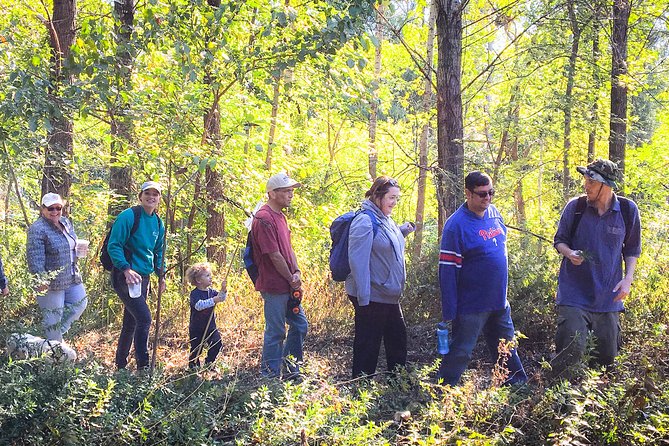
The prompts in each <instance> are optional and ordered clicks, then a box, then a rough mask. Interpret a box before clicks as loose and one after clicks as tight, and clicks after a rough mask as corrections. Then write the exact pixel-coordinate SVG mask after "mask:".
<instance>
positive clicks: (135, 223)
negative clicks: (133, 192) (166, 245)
mask: <svg viewBox="0 0 669 446" xmlns="http://www.w3.org/2000/svg"><path fill="white" fill-rule="evenodd" d="M131 209H132V216H133V220H132V228H130V237H132V236H133V234H134V233H135V232H137V229H138V228H139V220H140V218H142V207H141V206H139V205H137V206H133V207H132V208H131ZM158 227H160V223H158Z"/></svg>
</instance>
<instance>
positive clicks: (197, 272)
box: [186, 263, 227, 368]
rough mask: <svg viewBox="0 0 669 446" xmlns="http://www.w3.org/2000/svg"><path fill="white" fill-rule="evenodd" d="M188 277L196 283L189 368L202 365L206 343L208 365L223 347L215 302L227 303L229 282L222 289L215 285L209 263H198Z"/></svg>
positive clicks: (191, 320)
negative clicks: (215, 287) (202, 355)
mask: <svg viewBox="0 0 669 446" xmlns="http://www.w3.org/2000/svg"><path fill="white" fill-rule="evenodd" d="M186 278H187V279H188V281H189V282H190V283H191V284H193V285H195V289H193V291H191V292H190V324H189V326H188V335H189V337H190V357H189V358H188V367H189V368H195V367H199V366H200V354H201V353H202V349H203V348H204V346H205V345H206V346H207V357H206V359H205V365H208V364H211V363H212V362H214V360H215V359H216V356H218V352H219V351H220V350H221V335H220V333H219V332H218V328H216V315H215V314H214V308H215V305H216V304H217V303H219V302H223V301H224V300H225V298H226V296H227V290H226V286H225V282H223V284H222V289H221V291H220V292H219V291H216V290H214V289H212V288H211V265H209V264H208V263H197V264H195V265H193V266H191V267H190V268H188V270H187V271H186Z"/></svg>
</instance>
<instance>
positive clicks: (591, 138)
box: [588, 0, 602, 162]
mask: <svg viewBox="0 0 669 446" xmlns="http://www.w3.org/2000/svg"><path fill="white" fill-rule="evenodd" d="M601 8H602V5H601V2H600V1H599V0H596V1H595V2H594V3H593V5H592V64H591V66H592V89H591V97H590V129H589V130H588V162H591V161H593V160H594V159H595V143H596V142H597V127H599V116H598V113H599V90H600V88H601V86H602V79H601V74H600V68H599V58H600V55H601V54H600V53H601V52H600V49H599V30H600V20H601Z"/></svg>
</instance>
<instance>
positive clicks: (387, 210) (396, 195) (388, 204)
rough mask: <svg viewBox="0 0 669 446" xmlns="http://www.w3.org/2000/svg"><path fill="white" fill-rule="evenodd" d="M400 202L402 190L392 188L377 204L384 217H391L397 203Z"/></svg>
mask: <svg viewBox="0 0 669 446" xmlns="http://www.w3.org/2000/svg"><path fill="white" fill-rule="evenodd" d="M399 200H400V188H399V187H395V186H391V187H390V188H388V192H386V193H385V194H384V195H383V197H382V198H381V200H380V202H379V203H377V205H378V206H379V209H381V212H383V215H386V216H389V215H390V214H392V213H393V208H394V207H395V205H397V202H398V201H399Z"/></svg>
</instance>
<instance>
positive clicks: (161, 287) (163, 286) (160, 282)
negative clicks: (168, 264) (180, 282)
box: [158, 277, 167, 294]
mask: <svg viewBox="0 0 669 446" xmlns="http://www.w3.org/2000/svg"><path fill="white" fill-rule="evenodd" d="M166 289H167V283H165V278H164V277H161V278H159V279H158V292H159V293H160V294H162V293H164V292H165V290H166Z"/></svg>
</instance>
